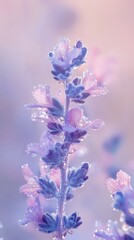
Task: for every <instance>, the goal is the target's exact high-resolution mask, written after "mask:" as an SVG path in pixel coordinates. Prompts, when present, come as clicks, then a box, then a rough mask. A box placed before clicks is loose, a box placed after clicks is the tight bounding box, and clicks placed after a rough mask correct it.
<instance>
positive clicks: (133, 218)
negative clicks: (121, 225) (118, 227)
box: [124, 213, 134, 227]
mask: <svg viewBox="0 0 134 240" xmlns="http://www.w3.org/2000/svg"><path fill="white" fill-rule="evenodd" d="M124 219H125V222H126V224H128V225H129V226H131V227H134V214H131V213H127V214H126V215H125V217H124Z"/></svg>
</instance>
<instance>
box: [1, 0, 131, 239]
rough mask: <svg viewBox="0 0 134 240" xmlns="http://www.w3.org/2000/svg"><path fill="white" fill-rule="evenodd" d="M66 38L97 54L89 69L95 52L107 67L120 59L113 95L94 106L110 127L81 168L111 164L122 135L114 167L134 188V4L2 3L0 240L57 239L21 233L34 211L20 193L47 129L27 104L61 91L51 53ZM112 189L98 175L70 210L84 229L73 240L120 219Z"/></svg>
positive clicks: (91, 110)
mask: <svg viewBox="0 0 134 240" xmlns="http://www.w3.org/2000/svg"><path fill="white" fill-rule="evenodd" d="M61 36H66V37H68V38H70V40H71V44H72V45H73V44H74V43H75V42H76V41H77V40H78V39H80V40H82V42H83V43H84V45H85V46H86V47H87V48H88V49H89V55H88V59H87V60H89V62H91V61H92V58H90V56H92V54H91V55H90V50H92V48H94V47H97V48H99V49H100V52H101V54H102V55H101V57H102V59H103V58H104V59H105V58H107V57H113V59H114V61H115V64H114V70H113V77H112V78H111V81H110V83H109V86H108V88H109V93H108V94H107V95H106V96H102V97H99V98H93V99H89V100H88V101H87V103H86V110H87V113H88V115H89V117H90V118H91V119H95V118H101V119H103V120H104V121H105V123H106V126H105V127H104V128H102V129H101V130H99V131H98V132H91V133H90V134H89V137H88V139H86V141H85V142H84V143H82V150H81V151H80V152H79V154H78V156H77V155H76V156H75V158H74V164H80V162H81V161H89V162H91V163H95V162H97V163H98V165H101V163H102V164H103V163H104V162H105V161H103V159H104V158H106V154H105V151H104V150H103V149H102V145H103V142H104V141H105V140H107V139H109V138H110V137H111V136H112V135H114V134H117V133H119V134H121V135H123V138H124V140H123V143H122V145H121V147H120V149H119V151H118V152H117V154H114V156H112V157H111V158H112V161H113V165H114V164H115V165H116V166H118V167H119V168H121V169H124V170H126V171H127V172H129V173H130V174H131V175H132V181H133V170H134V164H133V162H134V161H133V160H134V145H133V142H134V127H133V124H134V107H133V102H134V81H133V79H134V67H133V60H134V1H133V0H118V1H117V0H109V1H107V0H99V1H98V0H82V1H81V0H73V1H72V0H1V1H0V112H1V115H0V152H1V158H0V221H1V223H2V225H3V228H0V237H3V238H4V239H5V240H17V239H18V238H19V239H20V240H24V239H27V240H36V239H38V240H43V239H46V240H47V239H48V240H49V239H50V237H49V236H47V235H43V234H41V233H38V232H32V231H30V229H27V228H23V227H20V226H19V225H18V220H19V219H20V218H23V217H24V214H25V210H26V198H25V196H23V195H22V194H20V193H19V187H20V186H21V185H22V184H24V180H23V176H22V172H21V165H22V164H24V163H27V162H28V163H29V164H30V165H31V166H32V164H34V163H35V161H36V160H35V159H30V157H29V156H27V155H26V153H25V149H26V146H27V144H28V143H30V142H37V141H38V139H39V136H40V134H41V131H42V129H43V124H40V123H37V122H32V121H31V117H30V111H27V110H26V109H25V108H24V104H25V103H30V102H32V101H33V99H32V93H31V92H32V90H33V86H35V85H39V84H49V85H50V86H53V88H55V91H56V89H57V88H58V85H57V84H56V82H54V80H53V78H52V76H51V74H50V70H51V66H50V63H49V61H48V52H49V51H50V50H52V49H53V46H54V45H55V44H56V42H57V41H58V39H59V37H61ZM87 66H88V62H87ZM84 67H85V66H83V68H84ZM82 70H83V69H81V70H80V71H82ZM98 168H99V167H98ZM100 179H101V181H100ZM104 183H105V181H103V177H102V176H101V173H100V171H98V172H96V173H94V174H91V177H90V178H89V181H88V182H87V183H86V185H85V187H84V188H82V189H80V190H78V191H77V192H76V196H75V199H74V200H73V201H71V202H70V203H68V206H67V211H68V213H70V212H72V211H74V210H76V211H77V212H79V213H80V215H81V216H82V218H83V221H84V224H83V225H82V226H81V227H80V228H79V229H78V230H76V231H74V235H70V236H68V237H67V239H70V240H71V239H73V240H76V239H81V238H83V239H92V235H93V231H94V225H95V221H96V220H100V221H102V222H103V223H106V222H107V220H108V219H118V214H117V213H116V212H113V210H112V208H111V198H110V194H109V193H108V191H107V189H106V187H105V184H104Z"/></svg>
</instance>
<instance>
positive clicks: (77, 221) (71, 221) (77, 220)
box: [63, 212, 82, 229]
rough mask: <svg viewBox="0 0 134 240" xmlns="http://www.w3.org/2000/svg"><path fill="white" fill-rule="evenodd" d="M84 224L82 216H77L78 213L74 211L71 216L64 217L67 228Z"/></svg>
mask: <svg viewBox="0 0 134 240" xmlns="http://www.w3.org/2000/svg"><path fill="white" fill-rule="evenodd" d="M81 224H82V221H81V217H78V216H77V213H76V212H74V213H72V215H71V216H69V217H66V216H64V217H63V225H64V227H65V228H68V229H72V228H77V227H79V226H80V225H81Z"/></svg>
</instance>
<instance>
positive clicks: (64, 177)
mask: <svg viewBox="0 0 134 240" xmlns="http://www.w3.org/2000/svg"><path fill="white" fill-rule="evenodd" d="M69 106H70V98H69V97H68V96H67V95H66V109H65V125H66V124H67V115H68V111H69ZM66 148H67V156H66V159H65V160H64V164H63V165H62V166H61V168H60V173H61V182H60V196H59V199H58V216H59V231H58V236H57V240H63V239H64V237H63V233H62V219H63V214H64V211H65V201H66V191H67V184H66V183H67V173H68V152H69V148H70V144H68V145H67V147H66Z"/></svg>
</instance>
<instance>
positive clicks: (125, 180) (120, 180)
mask: <svg viewBox="0 0 134 240" xmlns="http://www.w3.org/2000/svg"><path fill="white" fill-rule="evenodd" d="M106 186H107V188H108V191H109V192H110V193H111V194H114V193H116V192H120V191H125V190H127V189H130V188H131V185H130V176H129V175H128V174H127V173H125V172H123V171H122V170H120V171H119V172H118V173H117V175H116V179H113V178H109V179H107V181H106Z"/></svg>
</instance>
